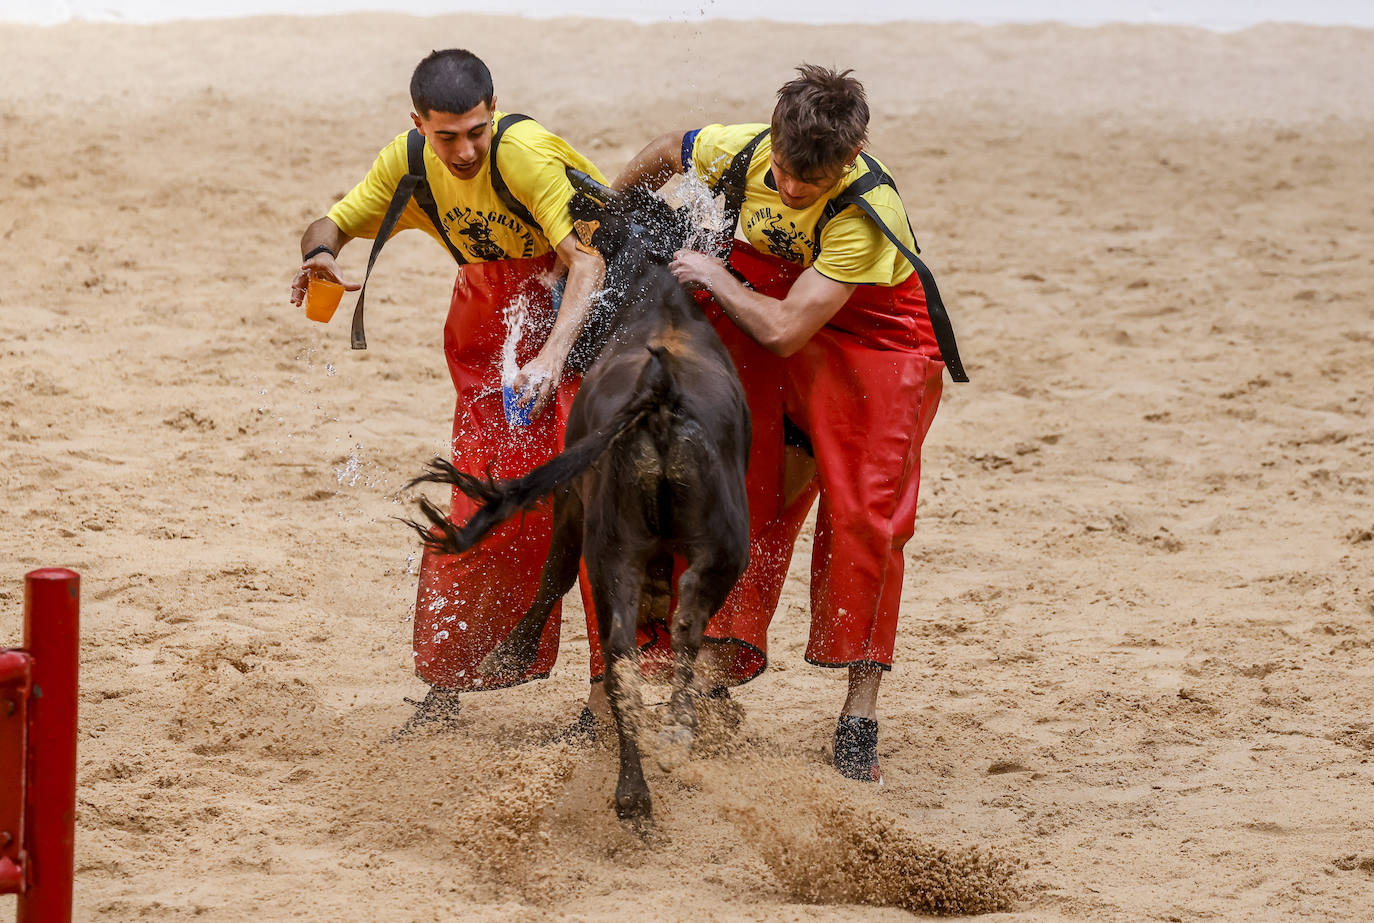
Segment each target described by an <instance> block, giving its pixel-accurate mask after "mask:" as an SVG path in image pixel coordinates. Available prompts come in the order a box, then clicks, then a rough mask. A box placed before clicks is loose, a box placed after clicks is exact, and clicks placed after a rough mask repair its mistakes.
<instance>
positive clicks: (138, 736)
mask: <svg viewBox="0 0 1374 923" xmlns="http://www.w3.org/2000/svg"><path fill="white" fill-rule="evenodd" d="M455 44H457V45H465V46H467V47H471V48H473V49H474V50H476V51H478V52H479V53H480V54H482V55H483V57H484V58H486V60H487V61H488V62H489V63H490V64H491V66H492V70H493V71H494V73H495V75H496V79H497V87H498V96H499V99H500V102H501V103H502V104H503V107H504V108H507V109H509V110H513V111H523V112H528V113H530V114H533V115H535V116H537V117H538V118H540V119H541V121H543V122H544V123H545V124H546V125H548V126H549V127H550V128H552V129H554V130H556V131H558V132H560V133H561V134H563V135H565V136H566V137H567V138H568V139H569V140H570V141H572V142H573V143H574V144H575V145H576V146H578V147H579V148H581V149H582V150H584V151H585V152H587V153H588V154H589V155H590V156H591V157H592V158H593V159H594V160H596V161H597V162H598V163H599V164H600V165H601V166H602V167H603V169H605V170H607V171H608V172H614V171H615V170H618V169H619V168H620V167H621V166H622V165H623V164H624V162H625V161H626V160H627V159H628V157H629V156H630V155H631V154H632V153H633V152H634V151H636V150H638V148H639V147H640V146H641V145H642V144H643V143H645V142H646V141H647V140H648V139H649V138H650V137H652V136H654V135H657V134H659V133H661V132H663V131H666V130H669V129H677V128H690V127H693V126H696V125H700V124H704V123H706V122H711V121H737V120H757V119H760V118H766V116H767V114H768V113H769V111H770V110H771V105H772V93H773V91H774V89H775V88H776V87H777V86H778V85H779V84H780V83H781V82H782V81H783V80H785V79H787V78H788V76H789V67H790V66H791V65H793V64H795V63H798V62H801V61H816V62H819V63H826V64H832V63H833V64H839V65H852V66H854V67H856V68H857V73H858V76H859V77H860V78H861V79H863V80H864V81H865V82H866V84H867V86H868V87H869V91H870V97H871V101H872V104H873V108H874V112H875V119H874V124H873V128H872V149H873V150H874V152H875V153H876V154H877V155H878V156H880V157H881V158H883V159H884V160H885V161H886V162H887V163H888V165H889V166H890V167H891V168H892V170H893V172H894V173H895V175H896V177H897V180H898V182H899V184H900V185H901V188H902V189H903V191H904V196H905V199H906V201H907V203H908V205H909V207H910V209H911V211H912V214H913V217H914V221H915V224H916V228H917V233H918V236H919V238H920V240H921V243H922V246H923V248H924V253H925V255H926V257H927V259H928V261H929V263H930V265H931V266H932V268H933V269H934V270H935V272H936V274H937V276H938V277H939V279H940V281H941V287H942V289H943V290H944V292H945V293H946V299H947V301H948V302H949V304H950V306H951V311H952V313H953V316H954V319H955V322H956V326H957V329H958V331H959V334H960V342H961V345H962V349H963V353H964V356H965V360H966V362H967V364H968V366H969V370H970V373H971V375H972V378H973V382H972V383H971V384H968V385H961V386H947V388H946V392H945V401H944V403H945V406H944V407H943V408H942V410H941V412H940V416H939V418H938V419H937V421H936V424H935V427H934V430H933V432H932V434H931V437H930V439H929V441H928V443H927V449H926V453H925V459H924V468H925V483H924V489H923V496H922V504H923V505H922V510H921V519H920V521H919V523H918V528H917V535H916V538H915V539H914V540H913V541H912V543H911V544H910V546H909V552H908V578H907V589H906V595H905V605H904V616H903V618H904V623H903V628H902V631H901V635H900V639H899V649H898V659H899V662H898V666H897V669H895V670H894V671H893V672H892V673H891V674H890V675H889V677H888V678H887V681H886V682H885V683H884V690H883V692H884V694H883V699H882V702H881V713H882V714H881V717H882V727H883V731H882V742H881V753H882V757H883V761H884V763H883V765H884V767H885V770H886V774H887V780H888V784H887V785H886V786H885V787H884V788H883V789H881V790H878V791H874V790H872V789H870V788H866V787H862V786H859V785H857V784H851V783H847V782H844V781H843V780H840V779H838V777H835V776H833V774H832V773H830V772H829V771H828V770H827V769H826V767H825V763H824V760H825V758H826V757H825V752H824V749H825V746H826V744H827V742H828V740H829V735H830V732H831V729H832V727H833V722H834V716H835V713H836V711H837V709H838V707H839V704H840V701H841V697H842V693H843V678H842V677H841V676H840V675H839V674H838V673H836V672H830V671H824V670H820V669H817V668H814V667H810V666H808V665H806V664H805V663H804V662H803V660H802V659H801V650H802V647H803V645H804V640H805V631H806V623H807V617H806V608H805V602H806V585H805V579H804V574H805V566H804V564H805V557H806V556H805V554H802V555H799V560H798V564H799V565H800V566H798V567H797V568H796V570H795V571H794V575H793V578H792V582H791V584H790V586H789V590H788V595H787V596H786V597H785V599H784V605H783V611H782V612H781V613H780V614H779V617H778V619H777V621H776V623H775V627H774V634H773V638H772V645H773V663H772V667H771V668H770V670H769V671H768V672H767V673H766V674H765V675H764V676H762V677H761V678H760V679H758V680H757V681H755V682H754V683H752V684H750V685H748V686H746V687H744V688H743V689H742V690H741V691H740V692H739V694H738V700H739V701H740V703H741V704H742V705H743V707H744V709H745V711H746V717H745V720H744V724H743V727H742V729H741V731H740V733H739V735H738V736H737V737H735V738H733V739H732V740H728V741H725V742H723V743H721V744H719V745H718V746H717V747H715V748H710V749H709V752H708V753H707V754H705V755H703V756H702V757H701V758H700V759H697V760H695V761H693V762H692V763H690V764H689V765H687V766H686V767H684V768H683V769H681V770H679V771H677V772H674V773H672V774H668V775H665V774H662V773H658V772H656V771H655V772H654V773H653V774H652V775H651V778H650V784H651V785H652V786H653V787H654V792H655V797H656V798H657V806H658V814H659V819H660V826H661V828H662V830H663V833H664V836H663V839H662V841H661V842H660V843H659V844H658V845H654V846H645V845H643V844H640V843H639V842H638V841H636V840H635V839H634V838H633V837H631V836H629V835H628V834H626V833H625V832H624V831H622V830H621V829H620V828H619V827H618V825H617V824H616V823H615V822H614V821H613V820H612V819H611V812H610V808H609V801H608V793H609V791H610V789H611V787H612V784H613V777H614V757H613V753H612V751H611V750H608V749H591V750H568V749H564V748H561V747H556V746H550V745H547V744H544V743H542V741H543V740H544V738H545V737H546V735H547V734H548V733H549V732H550V731H552V730H554V729H556V728H558V727H560V726H561V725H563V724H564V723H566V722H567V721H569V720H570V719H571V718H572V717H573V716H574V715H575V714H576V712H577V710H578V707H579V701H580V698H581V697H582V695H583V694H584V691H585V681H586V679H585V677H586V673H585V671H586V653H585V650H586V646H585V629H584V627H583V623H582V616H581V612H580V609H579V608H578V607H577V606H576V604H570V605H569V606H567V607H566V610H567V611H566V619H565V627H564V636H563V637H564V649H563V652H562V659H561V661H560V663H559V666H558V668H557V670H556V671H555V673H554V675H553V677H552V678H551V679H550V680H549V681H547V682H544V683H540V684H536V685H532V686H526V687H522V688H519V689H516V690H511V691H506V692H498V693H492V694H487V695H483V696H472V697H470V698H469V699H468V701H467V704H466V706H465V708H464V718H463V727H462V730H461V732H460V733H459V734H457V735H454V736H434V737H428V738H424V739H420V740H415V741H411V742H408V743H405V744H402V745H391V744H388V743H386V742H385V737H386V735H387V734H388V732H389V731H391V730H392V729H393V728H394V727H396V726H397V724H398V723H400V722H401V721H402V720H403V719H404V717H405V716H406V714H407V713H408V707H407V706H406V705H405V704H404V703H403V702H402V701H401V697H402V696H405V695H411V696H414V695H416V694H418V693H419V692H420V691H421V684H420V683H419V682H418V681H417V680H416V679H415V678H414V677H413V676H412V674H411V672H410V669H409V666H410V652H409V633H410V624H409V621H408V619H409V616H410V607H411V605H412V602H413V594H414V582H415V577H414V564H415V560H416V558H417V553H416V552H417V549H416V546H415V543H414V541H412V536H411V535H410V533H409V532H408V531H406V530H405V529H404V528H402V527H401V526H400V525H399V524H398V523H396V522H395V521H394V519H393V518H392V517H394V516H396V515H398V514H403V513H407V512H409V508H408V507H407V506H406V505H404V504H402V503H400V502H399V501H397V500H396V498H395V496H394V492H395V491H396V489H397V488H398V487H399V486H400V485H401V484H402V483H404V481H405V480H407V479H408V478H409V477H410V476H412V475H413V474H414V473H416V471H417V469H418V466H419V465H420V463H421V462H422V461H423V460H425V459H426V458H428V457H429V456H430V455H431V454H432V453H434V452H436V451H440V450H442V448H443V445H444V442H445V439H446V434H447V428H448V420H449V418H450V412H451V409H452V408H451V400H452V397H451V386H450V385H449V382H448V379H447V375H446V372H445V370H444V367H443V365H442V362H441V361H440V356H439V334H440V326H441V322H442V317H443V312H444V310H445V307H446V304H447V290H448V287H449V285H450V283H451V278H452V277H451V272H450V270H449V269H448V268H446V265H445V262H446V259H447V258H446V257H444V255H443V254H442V251H441V250H439V249H438V248H437V247H436V246H435V245H434V244H433V243H432V242H431V241H429V240H428V239H427V238H424V237H423V236H422V235H407V236H406V237H402V238H400V239H398V240H397V241H396V242H395V243H393V244H392V246H391V247H390V248H389V249H388V251H387V253H386V255H385V256H384V257H383V259H382V264H381V269H380V270H379V272H378V275H377V276H376V279H375V283H374V286H373V287H372V295H371V296H370V298H369V304H370V305H371V306H372V307H371V310H369V312H368V314H369V321H370V323H369V338H370V341H371V344H372V348H371V349H370V350H368V351H367V352H366V353H354V352H352V351H350V350H349V349H348V341H347V319H346V317H345V316H344V312H341V313H340V317H339V318H336V319H335V321H334V322H333V324H331V325H330V326H328V327H322V326H319V325H316V324H312V323H310V322H308V321H306V320H305V318H304V317H303V316H302V314H301V312H300V310H299V309H297V308H293V307H291V306H290V305H289V304H288V303H287V300H286V297H287V286H288V283H289V279H290V277H291V275H292V272H293V271H294V268H295V266H296V265H297V259H296V256H297V252H298V251H297V249H296V242H297V240H298V238H299V234H300V232H301V230H302V229H303V227H304V226H305V225H306V224H307V223H308V222H309V221H310V220H311V219H313V218H314V217H316V216H318V215H319V214H322V213H323V211H324V210H325V209H326V208H327V207H328V205H329V204H330V203H331V202H332V201H333V200H334V198H335V197H336V196H338V195H340V194H342V193H343V192H344V191H345V190H346V189H347V188H348V187H349V186H350V185H351V184H352V183H353V182H354V181H355V180H356V179H357V178H358V177H360V176H361V175H362V173H363V171H364V170H365V169H366V168H367V166H368V165H369V164H370V163H371V160H372V158H373V156H374V155H375V153H376V151H377V149H378V148H380V147H381V146H382V145H383V144H384V143H385V142H386V141H388V140H389V139H390V138H391V137H393V136H394V135H395V133H396V132H398V131H400V130H401V129H402V128H404V127H406V125H407V112H408V111H409V103H408V101H407V99H406V97H405V89H406V85H407V81H408V79H409V74H410V70H411V68H412V67H413V66H414V64H415V62H416V61H417V60H418V59H419V58H420V57H421V56H423V55H424V54H425V53H427V52H428V51H429V50H430V49H431V48H433V47H444V46H448V45H455ZM0 62H3V63H0V152H3V156H2V157H0V238H2V239H3V244H2V245H0V246H3V253H4V270H5V276H6V278H5V284H4V285H3V286H0V383H3V384H2V385H0V440H3V441H0V483H3V485H4V497H5V503H4V504H3V506H2V507H0V559H3V560H4V561H5V562H6V570H5V574H4V577H3V580H2V581H0V639H3V640H5V641H10V642H17V640H18V633H19V624H20V609H21V606H20V603H21V599H22V579H21V578H22V575H23V573H24V572H25V571H27V570H29V569H31V568H34V567H39V566H47V565H66V566H70V567H73V568H75V569H77V570H79V571H80V572H81V573H82V575H83V580H84V600H83V601H84V618H85V626H84V637H83V670H84V674H83V689H82V696H81V703H82V704H81V708H82V711H81V745H80V791H79V816H78V825H79V826H78V844H77V881H76V901H77V918H78V919H80V920H111V921H123V920H142V919H153V920H179V919H189V918H191V917H200V918H202V919H211V920H248V919H254V920H285V919H293V920H319V921H335V920H450V919H469V918H471V919H483V920H526V919H530V918H533V917H545V916H547V917H559V918H563V919H607V918H616V919H625V918H627V915H628V917H629V918H634V919H664V920H668V919H722V920H723V919H756V920H780V919H781V920H857V919H864V920H870V919H893V920H895V919H899V918H904V917H905V916H906V915H907V914H906V912H905V911H904V910H902V909H900V908H898V907H887V908H883V909H874V908H872V907H866V906H862V905H860V904H859V903H856V902H857V901H860V900H863V899H869V900H889V901H892V900H895V901H897V902H898V903H901V902H902V901H906V902H908V904H909V905H910V906H917V907H920V906H933V905H934V903H935V902H936V901H939V900H945V901H949V902H952V903H951V906H963V907H975V906H977V905H978V901H979V900H980V899H982V898H980V895H982V896H983V897H985V898H988V899H989V900H992V899H994V898H998V897H1005V896H1006V893H1007V890H1006V884H1005V881H1004V879H1003V878H1002V877H1001V874H1002V872H1004V871H1005V870H1006V868H1007V867H1008V866H1010V865H1022V866H1024V868H1022V869H1021V870H1020V871H1019V872H1018V873H1017V875H1016V879H1015V886H1016V887H1017V888H1018V889H1019V890H1020V896H1019V897H1017V898H1016V900H1015V902H1014V904H1013V905H1012V906H1013V909H1012V910H1011V911H1010V912H1008V913H1006V914H1005V915H1003V916H998V917H995V919H1007V920H1059V919H1069V920H1078V919H1094V920H1096V919H1113V920H1196V919H1204V918H1213V919H1228V920H1234V919H1277V918H1293V917H1307V918H1311V919H1319V920H1364V919H1369V917H1370V914H1371V910H1370V907H1371V904H1372V903H1374V833H1372V832H1371V829H1370V825H1369V818H1370V815H1371V813H1374V766H1371V764H1370V759H1371V756H1374V712H1372V709H1374V682H1372V680H1374V649H1372V647H1371V646H1372V645H1374V575H1371V565H1374V503H1371V490H1372V489H1374V429H1372V428H1371V425H1370V424H1371V412H1374V396H1372V395H1374V356H1372V355H1371V348H1372V347H1374V311H1372V310H1371V303H1370V297H1371V292H1374V256H1371V254H1374V157H1371V153H1370V152H1371V150H1372V149H1374V93H1371V92H1370V87H1371V86H1374V32H1367V31H1359V30H1342V29H1317V28H1300V27H1265V28H1259V29H1252V30H1248V31H1245V32H1241V33H1238V34H1231V35H1218V34H1213V33H1208V32H1203V31H1200V30H1193V29H1184V28H1150V27H1112V28H1101V29H1077V28H1070V27H1059V26H1021V27H1000V28H983V27H973V26H954V25H942V26H916V25H901V26H890V27H889V26H884V27H882V28H874V27H853V28H833V27H832V28H819V27H800V26H776V25H767V26H765V25H762V24H750V25H738V24H711V25H682V24H676V25H662V26H655V27H637V26H632V25H625V24H607V23H600V22H590V21H573V20H566V21H537V22H524V21H520V20H516V19H503V18H490V17H471V18H457V17H448V18H440V19H433V20H422V19H415V18H410V17H402V16H348V17H334V18H324V19H298V18H274V19H256V20H244V21H233V22H221V23H200V24H179V25H167V26H144V27H120V26H113V25H99V26H92V25H69V26H62V27H58V28H50V29H40V28H28V27H15V26H5V27H0ZM412 238H413V239H412ZM346 256H347V260H346V263H347V265H348V266H349V267H351V268H352V269H353V270H354V271H357V272H359V273H360V272H361V267H362V265H363V263H364V261H365V257H366V250H365V248H364V247H362V246H359V245H354V247H352V248H350V249H349V251H347V254H346ZM807 544H809V539H804V540H803V545H804V546H806V545H807ZM805 550H806V548H805V547H803V551H805ZM574 595H575V594H574ZM968 847H979V848H981V849H983V850H986V851H987V852H986V853H979V854H974V853H968V852H964V851H962V850H964V849H965V848H968ZM865 849H872V850H873V851H874V852H875V853H876V854H880V855H881V856H882V859H881V860H879V861H878V864H877V866H875V867H874V870H876V871H877V872H879V873H880V877H881V879H882V880H881V881H880V882H875V881H873V880H871V879H868V878H865V877H864V876H863V875H862V874H861V873H860V872H861V870H862V868H863V865H862V864H858V865H857V866H856V862H855V857H856V856H858V855H862V854H863V850H865ZM940 850H948V851H949V852H947V853H941V852H940ZM893 882H896V883H897V884H898V885H901V886H902V887H905V888H906V890H905V891H902V890H901V888H897V889H896V891H894V889H893V887H891V885H892V883H893ZM898 892H900V893H898ZM894 894H895V895H896V896H894ZM902 895H905V896H904V897H903V896H902ZM811 899H815V900H818V901H820V903H811V902H810V901H811ZM12 908H13V898H3V899H0V918H5V917H6V916H7V915H8V914H10V913H11V912H12Z"/></svg>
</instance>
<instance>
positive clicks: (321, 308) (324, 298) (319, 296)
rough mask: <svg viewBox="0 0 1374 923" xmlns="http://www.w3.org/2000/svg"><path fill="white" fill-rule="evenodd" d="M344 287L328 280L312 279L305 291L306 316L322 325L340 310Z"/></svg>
mask: <svg viewBox="0 0 1374 923" xmlns="http://www.w3.org/2000/svg"><path fill="white" fill-rule="evenodd" d="M343 292H344V287H343V286H342V285H340V284H339V283H337V282H330V281H329V280H328V279H311V280H310V285H309V286H308V287H307V288H306V290H305V316H306V317H308V318H310V319H311V320H315V321H319V322H320V323H322V324H327V323H329V319H330V318H331V317H333V316H334V312H335V311H336V310H338V307H339V299H340V298H342V297H343Z"/></svg>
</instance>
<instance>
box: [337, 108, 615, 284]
mask: <svg viewBox="0 0 1374 923" xmlns="http://www.w3.org/2000/svg"><path fill="white" fill-rule="evenodd" d="M503 114H504V113H500V112H498V113H496V114H495V117H496V119H498V120H499V119H500V117H501V116H502V115H503ZM494 130H495V129H493V131H494ZM408 134H409V132H403V133H402V134H400V135H397V136H396V139H395V140H394V141H392V142H391V143H390V144H388V145H387V146H386V147H385V148H384V149H383V150H382V152H381V153H380V154H378V155H377V161H376V162H375V163H374V164H373V165H372V169H371V170H370V171H368V174H367V176H365V177H363V180H362V182H360V183H358V185H356V186H354V187H353V189H352V191H351V192H349V193H348V195H346V196H344V197H343V198H342V199H340V200H339V201H338V202H337V203H335V205H334V207H333V208H331V209H330V210H329V219H330V220H331V221H333V222H334V223H335V224H337V225H338V226H339V230H341V231H343V232H344V233H345V234H347V235H348V236H350V237H367V238H372V237H376V236H377V231H378V230H379V229H380V227H381V224H382V216H383V215H385V214H386V207H387V205H389V204H390V203H391V196H392V194H393V193H394V192H395V191H396V184H397V183H398V182H400V179H401V177H403V176H405V175H406V173H407V172H408V171H409V169H410V167H409V165H408V163H407V160H406V137H407V135H408ZM496 156H497V161H498V163H499V164H500V166H501V176H502V177H503V178H504V179H505V181H506V185H507V186H508V187H509V188H510V191H511V194H512V195H513V196H514V197H515V200H516V201H517V202H519V203H521V204H522V205H524V206H525V207H526V208H527V209H529V211H530V214H532V215H533V216H534V220H535V221H538V222H539V224H540V226H541V227H542V228H543V232H542V233H541V232H540V231H538V230H536V229H535V228H532V227H527V226H526V224H525V222H523V221H521V220H520V219H519V218H517V217H516V216H515V215H513V214H511V212H510V210H509V209H507V208H506V206H505V205H504V204H503V203H502V202H501V199H500V197H499V196H498V195H497V194H496V190H495V189H493V188H492V185H491V159H490V158H488V159H487V162H486V163H484V164H483V165H482V170H481V172H479V173H478V174H477V175H476V176H474V177H473V178H472V179H466V180H465V179H459V178H458V177H456V176H454V175H453V174H452V173H450V172H449V171H448V168H447V167H446V166H444V164H443V163H442V162H440V160H439V158H438V157H436V156H435V154H434V151H433V150H431V149H430V146H429V143H428V142H426V143H425V152H424V158H425V175H426V177H427V178H428V180H429V188H430V189H431V190H432V191H433V193H434V202H435V204H436V206H437V207H438V210H439V217H440V219H441V220H442V221H443V222H444V229H445V231H447V232H448V237H449V240H451V241H453V245H454V246H455V247H457V248H458V249H459V250H460V251H462V253H463V255H464V256H465V257H467V258H468V259H469V260H470V261H472V262H474V263H480V262H486V261H491V260H514V259H523V258H525V257H531V256H540V255H542V254H545V253H547V252H549V251H550V250H552V249H553V248H554V247H555V246H556V245H557V244H558V243H559V242H560V241H561V240H562V239H563V238H565V237H567V236H568V235H569V234H571V233H572V218H571V217H570V216H569V215H568V200H570V199H571V198H572V197H573V188H572V184H571V183H569V182H568V177H567V174H566V173H565V172H564V168H565V167H569V166H571V167H575V168H576V169H578V170H582V171H583V172H585V173H588V174H590V175H591V176H594V177H596V179H598V180H600V181H601V182H605V177H604V176H602V174H601V171H600V170H598V169H597V168H596V167H595V165H593V164H592V162H591V161H590V160H588V159H587V158H585V157H583V156H582V155H581V154H579V153H578V152H577V151H575V150H573V149H572V147H571V146H570V145H569V144H568V143H567V142H566V141H564V140H563V139H562V138H560V137H558V136H557V135H555V134H552V133H551V132H549V131H547V130H546V129H545V128H544V127H543V126H541V125H540V124H538V123H537V122H535V121H534V120H532V119H530V120H526V121H523V122H518V123H516V124H515V125H512V126H511V127H510V128H509V129H507V130H506V133H505V134H504V135H502V136H501V143H500V145H499V146H498V148H497V153H496ZM406 228H419V229H420V230H422V231H424V232H426V233H427V234H429V236H431V237H433V238H434V239H435V240H437V241H439V242H440V243H441V244H442V243H443V238H442V237H440V236H439V232H438V231H437V230H435V228H434V225H433V224H432V223H431V222H430V220H429V217H428V216H427V215H426V214H425V213H424V211H423V210H422V209H421V208H420V206H419V205H416V204H415V200H414V199H411V201H410V203H409V204H407V205H406V207H405V211H403V212H401V217H400V219H399V220H398V221H397V222H396V230H397V231H402V230H405V229H406Z"/></svg>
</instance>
